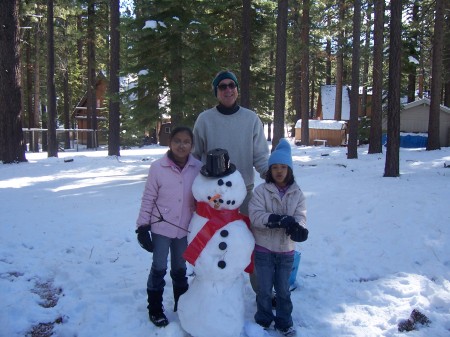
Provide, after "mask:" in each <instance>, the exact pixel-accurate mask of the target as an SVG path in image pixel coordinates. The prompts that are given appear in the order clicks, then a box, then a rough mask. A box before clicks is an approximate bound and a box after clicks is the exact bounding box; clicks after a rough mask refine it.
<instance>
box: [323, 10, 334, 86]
mask: <svg viewBox="0 0 450 337" xmlns="http://www.w3.org/2000/svg"><path fill="white" fill-rule="evenodd" d="M327 12H329V9H328V10H327ZM332 19H333V18H332V16H331V14H327V19H326V20H327V24H326V25H327V27H328V28H329V27H330V26H331V22H332ZM329 29H330V28H329ZM325 54H326V59H325V76H326V77H325V84H326V85H330V84H331V37H330V36H327V44H326V46H325Z"/></svg>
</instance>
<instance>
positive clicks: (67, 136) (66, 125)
mask: <svg viewBox="0 0 450 337" xmlns="http://www.w3.org/2000/svg"><path fill="white" fill-rule="evenodd" d="M63 28H64V31H63V37H64V41H63V43H64V55H63V59H64V62H63V63H64V66H63V71H62V80H63V97H64V105H63V109H64V112H63V116H64V129H66V130H67V129H70V102H69V49H68V47H67V35H66V33H67V19H66V20H64V27H63ZM64 149H70V132H69V131H65V132H64Z"/></svg>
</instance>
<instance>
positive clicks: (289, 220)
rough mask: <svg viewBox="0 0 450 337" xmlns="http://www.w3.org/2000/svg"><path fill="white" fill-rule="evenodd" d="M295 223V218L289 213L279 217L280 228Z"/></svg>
mask: <svg viewBox="0 0 450 337" xmlns="http://www.w3.org/2000/svg"><path fill="white" fill-rule="evenodd" d="M294 224H295V218H294V217H293V216H290V215H283V216H282V217H281V219H280V228H288V227H289V226H292V225H294Z"/></svg>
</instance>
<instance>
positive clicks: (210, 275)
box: [178, 149, 255, 337]
mask: <svg viewBox="0 0 450 337" xmlns="http://www.w3.org/2000/svg"><path fill="white" fill-rule="evenodd" d="M192 192H193V195H194V197H195V199H196V200H197V208H196V211H195V212H194V215H193V217H192V220H191V223H190V233H189V234H188V247H187V249H186V251H185V253H184V258H185V259H186V261H188V262H189V263H190V264H191V265H193V266H194V274H195V276H194V278H193V279H192V281H191V283H190V285H189V290H188V291H187V292H186V293H185V294H184V295H183V296H181V298H180V300H179V303H178V317H179V319H180V323H181V326H182V327H183V329H184V330H185V331H186V332H188V333H189V334H190V335H191V336H193V337H211V336H215V337H237V336H239V335H240V334H241V330H242V329H243V327H244V314H245V311H244V310H245V309H244V303H243V298H244V277H243V272H244V270H245V271H247V272H251V271H252V269H253V264H252V253H253V249H254V246H255V240H254V238H253V235H252V233H251V231H250V230H249V227H248V218H247V217H245V216H243V215H242V214H240V213H239V206H240V205H241V204H242V202H243V201H244V199H245V196H246V194H247V190H246V187H245V184H244V180H243V178H242V176H241V174H240V173H239V171H236V167H235V165H233V164H232V163H230V159H229V156H228V152H227V150H224V149H214V150H211V151H209V152H208V153H207V157H206V165H204V166H203V167H202V169H201V171H200V174H199V175H198V176H197V177H196V178H195V180H194V183H193V185H192ZM223 327H227V328H226V330H225V329H223ZM224 330H225V331H224Z"/></svg>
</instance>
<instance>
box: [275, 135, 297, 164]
mask: <svg viewBox="0 0 450 337" xmlns="http://www.w3.org/2000/svg"><path fill="white" fill-rule="evenodd" d="M273 164H283V165H287V166H289V167H290V168H291V169H293V167H292V156H291V144H289V142H288V141H287V140H286V139H284V138H281V139H280V142H279V143H278V145H277V147H276V148H275V151H273V152H272V154H271V155H270V157H269V167H270V166H272V165H273Z"/></svg>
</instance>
